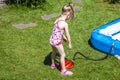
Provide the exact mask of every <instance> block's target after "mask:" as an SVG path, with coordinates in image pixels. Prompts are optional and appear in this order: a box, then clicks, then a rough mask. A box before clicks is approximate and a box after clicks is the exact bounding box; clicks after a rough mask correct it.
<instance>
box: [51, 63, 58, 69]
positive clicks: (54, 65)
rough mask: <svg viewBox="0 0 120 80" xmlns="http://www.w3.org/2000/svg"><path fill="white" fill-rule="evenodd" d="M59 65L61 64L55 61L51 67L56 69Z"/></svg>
mask: <svg viewBox="0 0 120 80" xmlns="http://www.w3.org/2000/svg"><path fill="white" fill-rule="evenodd" d="M58 66H59V64H58V63H55V64H51V66H50V68H51V69H55V68H56V67H58Z"/></svg>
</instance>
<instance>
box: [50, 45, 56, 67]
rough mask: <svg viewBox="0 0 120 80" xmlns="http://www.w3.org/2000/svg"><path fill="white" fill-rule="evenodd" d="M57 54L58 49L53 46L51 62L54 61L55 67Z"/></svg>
mask: <svg viewBox="0 0 120 80" xmlns="http://www.w3.org/2000/svg"><path fill="white" fill-rule="evenodd" d="M51 46H52V45H51ZM56 53H57V49H56V47H54V46H52V54H51V61H52V64H53V65H55V56H56Z"/></svg>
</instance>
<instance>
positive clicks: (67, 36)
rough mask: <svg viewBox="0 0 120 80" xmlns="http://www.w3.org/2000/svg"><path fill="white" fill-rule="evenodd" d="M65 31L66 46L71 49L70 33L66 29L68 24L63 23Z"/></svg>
mask: <svg viewBox="0 0 120 80" xmlns="http://www.w3.org/2000/svg"><path fill="white" fill-rule="evenodd" d="M65 33H66V38H67V41H68V48H69V49H71V48H72V44H71V38H70V34H69V29H68V25H67V24H66V25H65Z"/></svg>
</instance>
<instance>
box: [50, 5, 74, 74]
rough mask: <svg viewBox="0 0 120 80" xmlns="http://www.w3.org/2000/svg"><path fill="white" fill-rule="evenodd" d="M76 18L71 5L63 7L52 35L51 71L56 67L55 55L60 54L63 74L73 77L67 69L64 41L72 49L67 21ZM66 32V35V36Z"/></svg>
mask: <svg viewBox="0 0 120 80" xmlns="http://www.w3.org/2000/svg"><path fill="white" fill-rule="evenodd" d="M73 17H74V10H73V7H72V4H71V3H68V4H66V5H64V6H63V7H62V14H61V16H60V18H58V19H57V20H56V21H55V23H54V28H53V32H52V35H51V36H50V44H51V46H52V50H53V51H52V54H51V60H52V64H51V69H54V68H55V67H56V66H55V55H56V53H57V52H58V53H59V55H60V64H61V74H62V75H72V74H73V72H71V71H69V70H67V69H66V68H65V61H64V60H65V52H64V48H63V45H62V39H63V40H64V41H65V42H68V48H69V49H71V48H72V45H71V39H70V34H69V30H68V24H67V23H66V20H69V19H72V18H73ZM64 32H65V35H64Z"/></svg>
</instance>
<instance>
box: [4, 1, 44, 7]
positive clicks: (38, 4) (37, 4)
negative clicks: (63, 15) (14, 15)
mask: <svg viewBox="0 0 120 80" xmlns="http://www.w3.org/2000/svg"><path fill="white" fill-rule="evenodd" d="M6 2H7V3H8V4H15V5H17V6H18V5H22V6H27V7H32V8H36V7H41V6H42V5H43V3H45V2H46V0H7V1H6Z"/></svg>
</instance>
